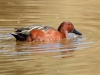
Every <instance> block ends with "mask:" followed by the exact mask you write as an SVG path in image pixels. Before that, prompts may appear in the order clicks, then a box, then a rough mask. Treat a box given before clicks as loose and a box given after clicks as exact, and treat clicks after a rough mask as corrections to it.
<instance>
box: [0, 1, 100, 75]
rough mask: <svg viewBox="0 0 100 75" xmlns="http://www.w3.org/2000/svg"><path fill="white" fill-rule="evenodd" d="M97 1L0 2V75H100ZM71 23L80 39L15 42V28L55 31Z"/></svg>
mask: <svg viewBox="0 0 100 75" xmlns="http://www.w3.org/2000/svg"><path fill="white" fill-rule="evenodd" d="M99 9H100V3H99V0H4V1H3V0H1V1H0V58H1V60H0V75H61V74H62V75H100V64H99V63H100V58H99V57H100V53H99V52H100V40H99V39H100V35H99V34H100V25H99V24H100V10H99ZM63 21H71V22H72V23H73V24H74V26H75V28H76V29H77V30H78V31H80V32H81V33H82V34H83V38H79V39H75V40H71V41H66V40H63V41H61V42H49V43H47V42H42V43H38V42H32V43H27V42H16V40H15V38H14V37H13V36H12V35H10V33H11V32H13V31H14V28H19V27H25V26H29V25H32V24H40V25H46V26H51V27H54V28H55V29H57V28H58V26H59V25H60V23H61V22H63Z"/></svg>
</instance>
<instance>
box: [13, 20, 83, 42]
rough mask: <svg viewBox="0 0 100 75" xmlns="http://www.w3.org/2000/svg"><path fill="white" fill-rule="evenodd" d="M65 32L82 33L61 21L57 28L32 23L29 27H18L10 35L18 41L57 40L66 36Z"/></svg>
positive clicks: (70, 24)
mask: <svg viewBox="0 0 100 75" xmlns="http://www.w3.org/2000/svg"><path fill="white" fill-rule="evenodd" d="M67 33H75V34H78V35H82V34H81V33H80V32H78V31H76V29H75V28H74V26H73V24H72V23H71V22H68V21H66V22H62V23H61V24H60V26H59V27H58V30H56V29H54V28H52V27H48V26H40V25H35V26H34V25H33V26H32V27H30V28H28V27H27V28H18V29H17V30H16V31H15V33H14V34H12V35H13V36H14V37H15V38H16V40H19V41H57V40H61V39H64V38H66V35H67Z"/></svg>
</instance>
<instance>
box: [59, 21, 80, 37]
mask: <svg viewBox="0 0 100 75" xmlns="http://www.w3.org/2000/svg"><path fill="white" fill-rule="evenodd" d="M58 31H59V32H61V33H64V34H66V33H75V34H77V35H82V34H81V33H80V32H78V31H77V30H76V29H75V28H74V26H73V24H72V23H71V22H68V21H66V22H62V23H61V24H60V26H59V27H58Z"/></svg>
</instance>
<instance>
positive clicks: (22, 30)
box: [15, 25, 49, 35]
mask: <svg viewBox="0 0 100 75" xmlns="http://www.w3.org/2000/svg"><path fill="white" fill-rule="evenodd" d="M48 28H49V27H48V26H43V25H31V26H27V27H25V28H15V32H16V33H17V34H18V33H21V34H25V35H29V34H30V31H31V30H42V31H46V30H47V29H48Z"/></svg>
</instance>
